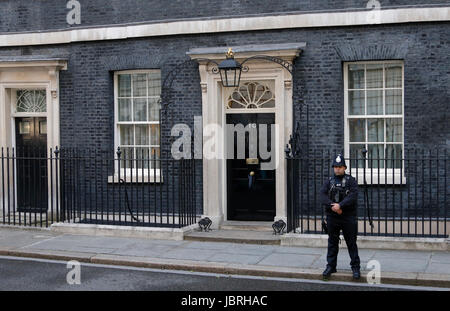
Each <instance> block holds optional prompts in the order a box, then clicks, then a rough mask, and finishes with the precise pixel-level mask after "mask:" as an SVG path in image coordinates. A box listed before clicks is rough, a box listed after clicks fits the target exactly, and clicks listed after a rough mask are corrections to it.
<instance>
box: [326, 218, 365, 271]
mask: <svg viewBox="0 0 450 311" xmlns="http://www.w3.org/2000/svg"><path fill="white" fill-rule="evenodd" d="M327 226H328V253H327V262H328V266H330V267H332V268H336V265H337V256H338V252H339V234H340V232H341V230H342V233H343V235H344V239H345V243H346V244H347V248H348V254H349V255H350V258H351V261H350V266H351V267H352V268H353V267H356V268H360V260H359V256H358V246H357V245H356V236H357V235H358V222H357V219H356V216H330V215H328V216H327Z"/></svg>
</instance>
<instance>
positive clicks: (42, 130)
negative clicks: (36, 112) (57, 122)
mask: <svg viewBox="0 0 450 311" xmlns="http://www.w3.org/2000/svg"><path fill="white" fill-rule="evenodd" d="M39 133H40V134H47V121H39Z"/></svg>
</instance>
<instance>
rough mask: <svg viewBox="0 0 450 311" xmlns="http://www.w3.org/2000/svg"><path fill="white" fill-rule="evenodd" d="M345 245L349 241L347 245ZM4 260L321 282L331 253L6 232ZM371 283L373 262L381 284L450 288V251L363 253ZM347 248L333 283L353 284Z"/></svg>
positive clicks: (0, 239) (0, 248) (1, 247)
mask: <svg viewBox="0 0 450 311" xmlns="http://www.w3.org/2000/svg"><path fill="white" fill-rule="evenodd" d="M343 243H345V242H343ZM0 255H3V256H23V257H36V258H47V259H60V260H78V261H81V262H91V263H100V264H115V265H129V266H138V267H149V268H160V269H176V270H188V271H202V272H214V273H228V274H245V275H259V276H274V277H293V278H306V279H321V273H322V271H323V269H324V268H325V265H326V249H325V248H307V247H286V246H278V245H254V244H238V243H223V242H199V241H170V240H149V239H138V238H116V237H100V236H84V235H69V234H61V233H55V232H53V231H50V230H32V229H17V228H0ZM359 255H360V258H361V268H362V272H363V277H362V279H361V282H366V277H365V275H366V273H367V272H368V271H370V269H367V267H366V265H367V262H369V261H370V260H373V259H375V260H378V261H379V262H380V265H381V282H382V283H384V284H406V285H421V286H439V287H446V288H450V252H437V251H392V250H370V249H362V250H360V253H359ZM349 262H350V258H349V256H348V253H347V249H346V248H342V249H341V251H340V253H339V257H338V267H337V269H338V273H336V274H333V276H332V278H331V279H332V280H337V281H350V280H351V270H350V267H349Z"/></svg>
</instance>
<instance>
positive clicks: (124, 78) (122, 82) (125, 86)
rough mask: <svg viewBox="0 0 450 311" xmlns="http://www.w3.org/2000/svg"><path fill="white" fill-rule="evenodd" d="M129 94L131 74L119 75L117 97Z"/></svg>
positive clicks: (128, 95)
mask: <svg viewBox="0 0 450 311" xmlns="http://www.w3.org/2000/svg"><path fill="white" fill-rule="evenodd" d="M130 96H131V75H125V74H124V75H119V97H130Z"/></svg>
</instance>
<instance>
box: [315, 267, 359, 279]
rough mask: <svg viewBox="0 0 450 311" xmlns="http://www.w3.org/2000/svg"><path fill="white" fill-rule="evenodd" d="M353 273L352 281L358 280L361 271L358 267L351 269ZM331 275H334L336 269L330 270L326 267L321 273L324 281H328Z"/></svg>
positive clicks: (330, 268)
mask: <svg viewBox="0 0 450 311" xmlns="http://www.w3.org/2000/svg"><path fill="white" fill-rule="evenodd" d="M352 272H353V275H352V276H353V280H359V279H360V278H361V271H360V268H358V267H352ZM332 273H336V268H332V267H330V266H327V267H326V268H325V270H324V271H323V273H322V276H323V278H324V279H328V278H329V277H330V276H331V274H332Z"/></svg>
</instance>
